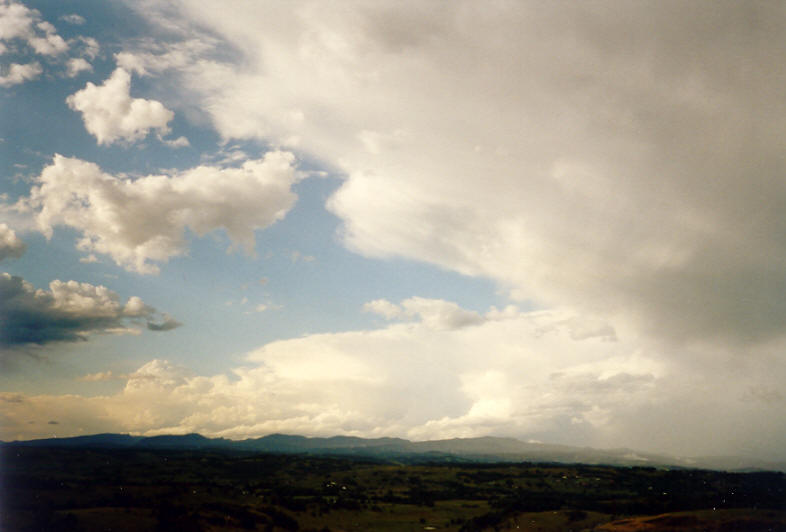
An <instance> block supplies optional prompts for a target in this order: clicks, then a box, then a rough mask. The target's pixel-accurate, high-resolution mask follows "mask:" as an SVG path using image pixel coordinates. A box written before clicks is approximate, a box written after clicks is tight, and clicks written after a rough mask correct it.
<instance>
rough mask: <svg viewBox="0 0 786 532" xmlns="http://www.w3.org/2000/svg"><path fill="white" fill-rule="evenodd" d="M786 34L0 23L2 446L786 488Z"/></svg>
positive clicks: (211, 18) (210, 17)
mask: <svg viewBox="0 0 786 532" xmlns="http://www.w3.org/2000/svg"><path fill="white" fill-rule="evenodd" d="M784 28H786V5H784V4H782V3H778V2H755V1H752V2H725V1H721V2H718V1H712V2H703V1H695V2H672V1H657V2H654V1H652V2H649V1H645V2H622V3H621V2H611V1H603V0H599V1H590V2H580V3H567V2H541V1H535V0H528V1H525V2H506V1H491V2H477V1H469V0H457V1H453V2H436V1H435V2H422V1H412V2H407V1H404V2H385V1H382V2H378V1H374V2H364V1H358V2H354V1H342V2H329V3H325V2H319V1H313V2H312V1H296V2H249V1H247V0H227V1H224V2H220V3H219V2H202V1H199V0H177V1H158V0H145V1H143V2H138V1H133V2H131V1H129V2H121V1H117V2H103V1H99V0H73V1H64V2H47V1H28V2H25V3H22V2H18V1H15V0H13V1H12V0H0V172H2V179H1V180H0V187H1V188H0V194H2V195H0V272H3V273H0V439H2V440H13V439H32V438H41V437H52V436H57V437H66V436H74V435H81V434H92V433H98V432H122V433H132V434H142V435H155V434H184V433H190V432H199V433H201V434H204V435H206V436H210V437H225V438H232V439H243V438H249V437H259V436H264V435H266V434H271V433H289V434H302V435H306V436H331V435H337V434H343V435H355V436H362V437H382V436H395V437H403V438H408V439H412V440H426V439H442V438H454V437H476V436H487V435H492V436H506V437H515V438H519V439H521V440H524V441H539V442H544V443H560V444H568V445H579V446H593V447H599V448H619V447H629V448H634V449H639V450H642V451H654V452H661V453H668V454H673V455H679V456H702V455H745V456H751V457H757V458H762V459H767V460H786V417H784V416H783V415H782V412H783V409H784V407H785V406H786V395H785V394H786V392H783V383H784V382H786V358H785V357H786V327H784V325H786V299H784V294H786V217H784V216H783V213H784V212H786V174H785V173H784V172H786V146H784V139H786V99H784V97H783V94H784V93H785V91H786V48H785V47H784V46H783V44H782V43H783V42H786V35H784V33H785V32H786V29H784Z"/></svg>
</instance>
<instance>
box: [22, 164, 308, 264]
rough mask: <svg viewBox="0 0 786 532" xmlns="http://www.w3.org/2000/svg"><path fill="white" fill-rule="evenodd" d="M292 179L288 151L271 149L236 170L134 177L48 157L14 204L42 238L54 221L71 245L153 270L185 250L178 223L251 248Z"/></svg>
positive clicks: (286, 203) (286, 205)
mask: <svg viewBox="0 0 786 532" xmlns="http://www.w3.org/2000/svg"><path fill="white" fill-rule="evenodd" d="M296 179H297V175H296V172H295V170H294V157H293V156H292V154H290V153H286V152H278V151H277V152H268V153H267V154H266V155H265V156H264V157H263V158H262V159H258V160H250V161H246V162H245V163H243V165H242V166H240V167H238V168H219V167H214V166H198V167H195V168H192V169H190V170H186V171H183V172H181V173H179V174H176V175H150V176H146V177H141V178H138V179H135V180H131V179H121V178H118V177H115V176H112V175H109V174H106V173H104V172H102V171H101V169H100V168H99V167H98V166H97V165H95V164H93V163H90V162H87V161H83V160H81V159H75V158H68V157H63V156H61V155H56V156H55V157H54V159H53V161H52V164H50V165H49V166H47V167H46V168H44V170H43V171H42V173H41V175H40V176H39V177H38V178H37V180H36V185H35V186H34V187H33V188H32V190H31V192H30V196H29V197H28V198H24V199H22V200H20V206H21V207H22V208H26V209H30V210H32V212H33V213H34V215H35V218H36V221H37V224H38V228H39V229H40V230H41V231H42V232H43V233H44V234H46V235H47V236H48V237H50V236H51V235H52V232H53V230H54V228H55V227H56V226H58V225H63V226H68V227H71V228H74V229H76V230H77V231H79V232H80V233H81V235H82V238H81V239H80V240H79V242H78V247H79V249H81V250H83V251H85V252H89V253H101V254H106V255H109V256H110V257H111V258H112V259H113V260H114V261H115V262H116V263H117V264H118V265H121V266H123V267H125V268H127V269H129V270H133V271H136V272H139V273H156V272H157V271H158V265H157V264H155V263H158V262H166V261H167V260H168V259H169V258H171V257H173V256H177V255H181V254H183V253H184V252H185V251H186V240H185V230H186V229H189V230H191V231H193V232H194V233H196V234H197V235H200V236H202V235H205V234H206V233H209V232H211V231H214V230H217V229H224V230H225V231H226V232H227V234H228V235H229V237H230V238H231V239H232V241H233V242H234V243H235V244H237V245H241V246H243V247H244V248H245V249H246V250H247V251H249V252H250V251H253V249H254V231H255V230H257V229H262V228H265V227H267V226H269V225H271V224H272V223H274V222H276V221H277V220H280V219H281V218H283V217H284V215H285V214H286V213H287V211H289V209H290V208H291V207H292V205H293V204H294V202H295V200H296V195H295V194H294V192H292V190H291V186H292V184H293V183H294V182H295V181H296Z"/></svg>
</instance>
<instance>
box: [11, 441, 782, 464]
mask: <svg viewBox="0 0 786 532" xmlns="http://www.w3.org/2000/svg"><path fill="white" fill-rule="evenodd" d="M3 446H21V447H69V448H79V447H81V448H102V449H140V450H141V449H151V450H152V449H170V450H224V451H245V452H265V453H285V454H330V455H351V456H358V457H368V458H379V459H387V460H390V459H394V460H395V459H404V460H451V459H452V460H473V461H487V462H493V461H506V462H520V461H529V462H560V463H583V464H605V465H620V466H653V467H695V468H707V469H726V470H753V469H769V470H778V471H786V464H784V463H770V462H762V461H760V460H756V459H749V458H744V457H735V456H730V457H703V458H693V459H686V458H677V457H672V456H667V455H660V454H652V453H645V452H638V451H632V450H630V449H624V448H623V449H592V448H590V447H573V446H569V445H551V444H544V443H531V442H523V441H520V440H516V439H514V438H495V437H482V438H454V439H449V440H431V441H419V442H413V441H409V440H405V439H401V438H371V439H369V438H357V437H353V436H333V437H329V438H309V437H305V436H295V435H287V434H271V435H268V436H264V437H261V438H249V439H245V440H228V439H225V438H207V437H205V436H202V435H201V434H185V435H161V436H149V437H144V436H131V435H128V434H94V435H90V436H75V437H71V438H46V439H40V440H27V441H14V442H7V443H3Z"/></svg>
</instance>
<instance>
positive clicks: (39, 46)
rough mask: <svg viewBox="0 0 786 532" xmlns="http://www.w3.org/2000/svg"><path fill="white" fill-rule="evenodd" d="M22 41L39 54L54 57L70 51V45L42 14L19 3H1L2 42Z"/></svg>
mask: <svg viewBox="0 0 786 532" xmlns="http://www.w3.org/2000/svg"><path fill="white" fill-rule="evenodd" d="M17 39H18V40H21V41H22V42H24V43H26V44H27V45H28V46H30V47H31V48H32V49H33V50H34V51H35V52H36V53H37V54H40V55H47V56H53V55H57V54H61V53H63V52H65V51H66V50H68V43H66V42H65V40H63V38H62V37H61V36H60V35H58V34H57V31H56V30H55V27H54V26H53V25H52V24H50V23H49V22H46V21H43V20H41V14H40V13H39V12H38V11H37V10H35V9H30V8H28V7H27V6H25V5H23V4H20V3H19V2H13V1H8V0H2V1H0V41H4V42H11V41H14V40H17Z"/></svg>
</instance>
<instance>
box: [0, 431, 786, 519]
mask: <svg viewBox="0 0 786 532" xmlns="http://www.w3.org/2000/svg"><path fill="white" fill-rule="evenodd" d="M2 493H3V498H2V513H1V515H0V529H2V530H4V531H28V530H29V531H32V530H70V531H78V530H82V531H99V530H113V531H123V530H128V531H131V530H186V531H188V530H194V531H198V530H205V531H208V530H454V531H459V530H463V531H470V530H505V529H517V528H523V529H528V530H593V529H594V530H608V531H629V530H786V476H785V475H784V474H783V473H771V472H751V473H725V472H718V471H709V470H695V469H674V470H668V469H656V468H649V467H647V468H644V467H614V466H603V465H568V464H554V463H551V464H535V463H529V462H519V463H479V462H470V461H467V460H466V459H461V458H459V457H453V458H451V457H450V456H442V457H440V458H439V459H431V460H429V459H428V458H427V457H424V456H421V457H419V458H418V457H412V459H411V460H408V461H407V462H404V461H401V460H398V461H393V460H389V459H372V458H370V457H357V456H355V457H342V456H323V455H313V454H304V453H301V454H273V453H253V452H239V451H226V450H224V451H221V450H199V449H196V450H177V449H135V448H134V449H117V448H112V449H107V448H104V449H102V448H62V447H61V448H56V447H47V446H41V447H32V446H19V445H5V446H3V447H2Z"/></svg>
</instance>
